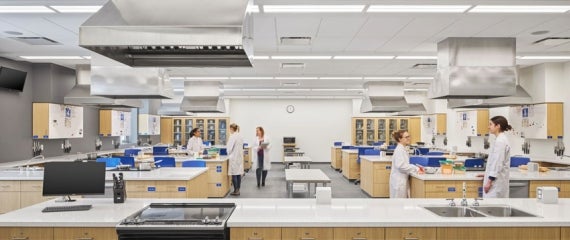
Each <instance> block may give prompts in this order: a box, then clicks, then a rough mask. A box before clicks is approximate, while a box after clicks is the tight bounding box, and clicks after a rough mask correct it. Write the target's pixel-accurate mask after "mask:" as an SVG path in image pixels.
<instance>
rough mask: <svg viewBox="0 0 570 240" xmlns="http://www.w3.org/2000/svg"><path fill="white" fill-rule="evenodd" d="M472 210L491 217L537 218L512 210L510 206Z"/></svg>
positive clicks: (484, 207) (483, 207)
mask: <svg viewBox="0 0 570 240" xmlns="http://www.w3.org/2000/svg"><path fill="white" fill-rule="evenodd" d="M472 208H473V209H475V210H477V211H479V212H481V213H483V214H485V215H489V216H493V217H538V216H537V215H534V214H531V213H527V212H525V211H522V210H519V209H516V208H512V207H511V206H482V207H472Z"/></svg>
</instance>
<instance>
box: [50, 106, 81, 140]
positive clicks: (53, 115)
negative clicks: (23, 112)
mask: <svg viewBox="0 0 570 240" xmlns="http://www.w3.org/2000/svg"><path fill="white" fill-rule="evenodd" d="M48 132H49V136H48V138H49V139H58V138H82V137H83V107H78V106H71V105H61V104H53V103H50V104H49V130H48Z"/></svg>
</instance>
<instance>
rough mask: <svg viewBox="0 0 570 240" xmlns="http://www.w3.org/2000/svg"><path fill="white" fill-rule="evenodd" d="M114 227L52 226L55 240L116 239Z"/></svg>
mask: <svg viewBox="0 0 570 240" xmlns="http://www.w3.org/2000/svg"><path fill="white" fill-rule="evenodd" d="M117 238H118V236H117V231H116V230H115V228H54V230H53V239H57V240H107V239H117Z"/></svg>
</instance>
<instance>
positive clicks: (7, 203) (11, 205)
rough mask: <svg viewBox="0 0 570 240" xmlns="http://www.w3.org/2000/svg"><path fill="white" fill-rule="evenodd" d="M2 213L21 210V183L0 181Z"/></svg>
mask: <svg viewBox="0 0 570 240" xmlns="http://www.w3.org/2000/svg"><path fill="white" fill-rule="evenodd" d="M0 199H2V204H0V213H7V212H10V211H13V210H16V209H19V208H20V181H0Z"/></svg>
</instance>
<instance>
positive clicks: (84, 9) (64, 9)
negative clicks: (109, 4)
mask: <svg viewBox="0 0 570 240" xmlns="http://www.w3.org/2000/svg"><path fill="white" fill-rule="evenodd" d="M49 7H50V8H52V9H54V10H56V11H58V12H60V13H94V12H97V11H99V9H101V7H102V6H49Z"/></svg>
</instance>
